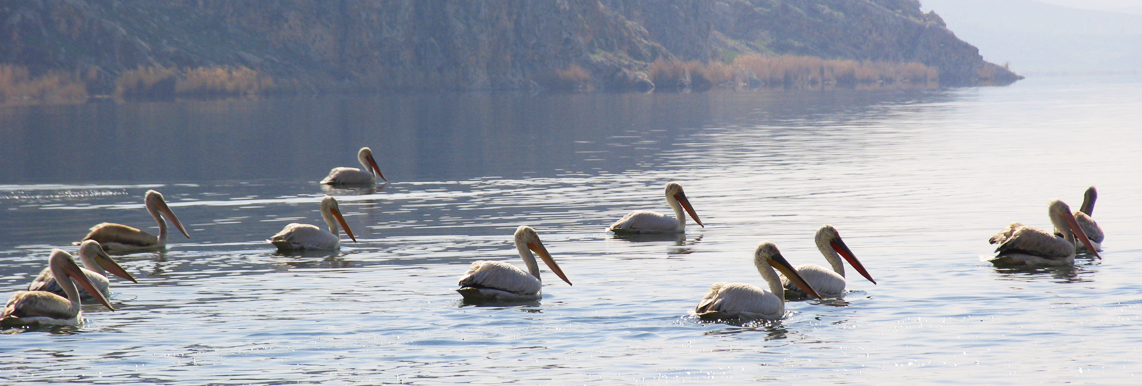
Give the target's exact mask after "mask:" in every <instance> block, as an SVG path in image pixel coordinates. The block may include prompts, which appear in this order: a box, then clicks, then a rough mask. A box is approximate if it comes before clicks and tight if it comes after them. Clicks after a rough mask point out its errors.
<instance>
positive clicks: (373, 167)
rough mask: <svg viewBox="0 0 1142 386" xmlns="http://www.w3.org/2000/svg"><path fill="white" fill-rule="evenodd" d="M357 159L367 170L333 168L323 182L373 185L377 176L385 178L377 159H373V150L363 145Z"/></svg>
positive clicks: (329, 183)
mask: <svg viewBox="0 0 1142 386" xmlns="http://www.w3.org/2000/svg"><path fill="white" fill-rule="evenodd" d="M357 161H360V162H361V166H364V167H365V170H366V171H361V169H357V168H333V170H330V171H329V175H328V176H325V179H323V180H321V183H322V184H326V185H365V184H368V185H372V184H376V183H377V176H380V177H381V180H384V181H388V180H387V179H385V175H384V174H382V173H381V168H380V167H377V161H376V160H374V159H373V150H371V149H369V148H367V147H362V148H361V150H359V151H357Z"/></svg>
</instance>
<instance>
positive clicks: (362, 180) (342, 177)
mask: <svg viewBox="0 0 1142 386" xmlns="http://www.w3.org/2000/svg"><path fill="white" fill-rule="evenodd" d="M376 181H377V180H376V177H374V176H373V173H369V172H366V171H362V170H361V169H357V168H344V167H342V168H333V170H330V171H329V175H328V176H325V179H323V180H321V183H322V184H367V183H376Z"/></svg>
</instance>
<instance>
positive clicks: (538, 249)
mask: <svg viewBox="0 0 1142 386" xmlns="http://www.w3.org/2000/svg"><path fill="white" fill-rule="evenodd" d="M527 248H528V249H531V251H532V252H535V254H537V255H539V258H540V259H543V262H544V263H547V267H548V268H551V272H555V275H557V276H559V278H560V279H563V281H565V282H567V285H574V284H571V281H570V280H567V275H564V274H563V270H562V269H559V264H555V259H552V258H551V254H550V253H547V248H544V247H543V243H541V242H539V241H536V242H533V243H527Z"/></svg>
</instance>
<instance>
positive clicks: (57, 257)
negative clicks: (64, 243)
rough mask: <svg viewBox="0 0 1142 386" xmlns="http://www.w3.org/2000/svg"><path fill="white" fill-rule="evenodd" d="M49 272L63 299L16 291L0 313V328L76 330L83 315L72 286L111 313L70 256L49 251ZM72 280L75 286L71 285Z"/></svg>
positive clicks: (50, 294)
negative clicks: (49, 326) (79, 286)
mask: <svg viewBox="0 0 1142 386" xmlns="http://www.w3.org/2000/svg"><path fill="white" fill-rule="evenodd" d="M49 261H50V263H49V266H48V267H49V269H51V271H52V274H53V275H55V277H56V280H58V281H59V285H60V287H63V292H64V293H66V294H67V298H63V297H61V296H59V295H56V294H53V293H51V292H45V291H19V292H16V294H15V295H12V298H11V299H8V304H7V305H5V306H4V310H3V311H0V325H3V326H5V327H7V326H28V325H33V324H44V325H61V326H78V325H80V324H82V323H83V315H82V314H83V311H82V310H81V309H80V300H79V292H78V291H77V290H76V289H75V282H78V283H79V285H81V286H83V288H85V289H87V293H90V294H92V295H94V296H95V300H98V301H99V302H100V303H102V304H103V305H104V306H106V307H107V308H108V309H110V310H111V311H115V308H114V307H111V304H110V303H108V302H107V298H105V297H103V293H102V292H99V290H97V289H96V288H95V286H94V285H93V284H92V283H91V281H89V280H87V275H85V274H84V273H83V271H82V270H80V268H79V266H78V265H75V260H73V259H72V258H71V255H70V254H68V253H67V252H64V251H63V250H62V249H56V250H53V251H52V257H51V258H50V259H49ZM72 280H75V282H72Z"/></svg>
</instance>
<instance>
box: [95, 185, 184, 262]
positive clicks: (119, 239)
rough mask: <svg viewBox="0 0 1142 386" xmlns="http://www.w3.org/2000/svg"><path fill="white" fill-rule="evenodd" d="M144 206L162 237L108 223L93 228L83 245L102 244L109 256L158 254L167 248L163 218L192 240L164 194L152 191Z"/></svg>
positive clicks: (147, 196)
mask: <svg viewBox="0 0 1142 386" xmlns="http://www.w3.org/2000/svg"><path fill="white" fill-rule="evenodd" d="M143 202H144V203H145V204H146V206H147V212H148V213H150V214H151V217H154V218H155V222H156V223H158V224H159V235H158V237H155V235H152V234H150V233H147V232H144V231H141V230H139V229H137V228H132V227H129V226H126V225H122V224H114V223H109V222H105V223H102V224H99V225H96V226H93V227H91V232H90V233H88V234H87V236H84V237H83V241H86V240H95V241H98V242H99V245H101V246H102V247H103V250H105V251H107V252H109V253H132V252H149V251H157V250H160V249H163V248H166V246H167V222H166V221H165V220H163V216H166V218H167V219H169V220H170V221H171V222H172V223H174V226H175V227H176V228H178V230H179V232H182V235H183V236H186V238H188V239H189V238H190V235H189V234H187V233H186V229H184V228H183V227H182V223H181V222H179V221H178V217H175V215H174V212H172V211H171V208H170V207H169V206H167V202H166V200H165V199H163V194H162V193H159V192H156V191H154V190H148V191H147V194H146V197H145V198H144V199H143ZM76 244H80V243H76Z"/></svg>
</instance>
